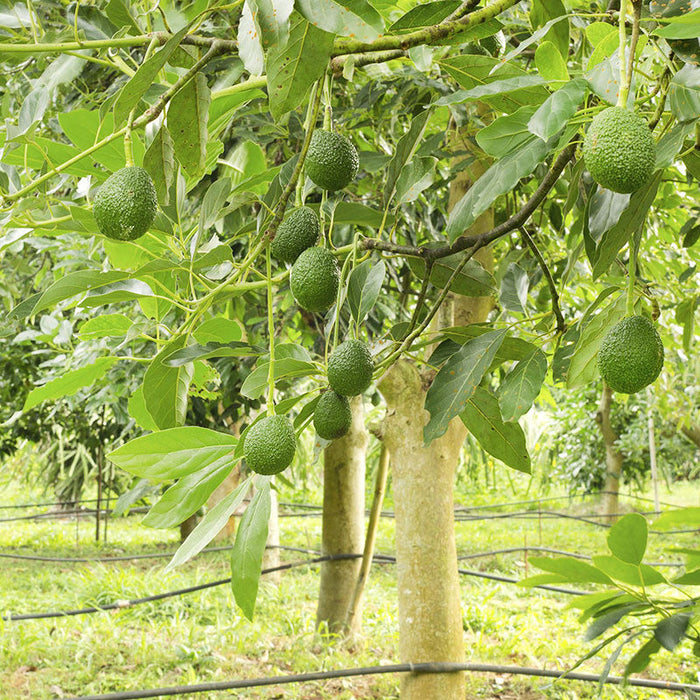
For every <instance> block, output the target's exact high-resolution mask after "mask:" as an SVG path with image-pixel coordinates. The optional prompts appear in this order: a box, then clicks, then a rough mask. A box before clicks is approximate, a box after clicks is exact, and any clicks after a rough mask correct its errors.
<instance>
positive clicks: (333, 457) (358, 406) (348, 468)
mask: <svg viewBox="0 0 700 700" xmlns="http://www.w3.org/2000/svg"><path fill="white" fill-rule="evenodd" d="M350 406H351V408H352V426H351V427H350V431H349V432H348V434H347V435H346V436H345V437H343V438H340V439H339V440H335V441H334V442H332V443H331V444H330V445H329V446H328V447H327V448H326V449H325V450H324V456H323V522H322V529H323V532H322V551H323V554H324V555H334V554H361V553H362V545H363V534H364V515H365V457H366V453H367V444H368V442H369V435H368V433H367V430H366V428H365V421H364V409H363V405H362V397H361V396H356V397H355V398H353V399H351V400H350ZM360 565H361V560H360V559H359V558H358V559H347V560H337V561H326V562H324V563H323V564H322V565H321V586H320V589H319V593H318V609H317V612H316V624H317V625H319V626H320V625H322V624H324V623H325V624H326V625H327V626H328V629H329V631H331V632H335V633H338V634H343V635H346V636H351V635H352V634H354V633H356V632H358V631H359V627H360V623H361V619H362V618H361V615H359V614H356V615H355V616H354V618H353V619H354V624H355V628H354V629H348V628H347V627H346V619H347V615H348V610H349V607H350V605H351V603H352V598H353V593H354V590H355V581H356V580H357V576H358V574H359V571H360Z"/></svg>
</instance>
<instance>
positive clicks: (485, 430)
mask: <svg viewBox="0 0 700 700" xmlns="http://www.w3.org/2000/svg"><path fill="white" fill-rule="evenodd" d="M459 415H460V418H461V419H462V422H463V423H464V425H465V426H466V427H467V430H469V432H470V433H471V434H472V435H473V436H474V437H475V438H476V439H477V440H478V441H479V444H480V445H481V446H482V447H483V448H484V450H486V452H488V453H489V454H490V455H492V456H493V457H495V458H496V459H500V460H501V461H502V462H503V463H504V464H506V465H507V466H509V467H511V468H512V469H517V470H518V471H521V472H525V474H529V473H530V455H529V454H528V451H527V444H526V442H525V434H524V433H523V430H522V428H521V427H520V425H518V423H504V422H503V418H502V417H501V411H500V409H499V407H498V400H497V399H496V397H495V396H494V395H493V394H492V393H491V392H489V391H487V390H486V389H482V388H481V387H480V386H477V387H476V389H475V390H474V393H473V394H472V396H471V397H470V398H468V399H467V403H466V406H465V407H464V410H463V411H462V412H461V413H460V414H459Z"/></svg>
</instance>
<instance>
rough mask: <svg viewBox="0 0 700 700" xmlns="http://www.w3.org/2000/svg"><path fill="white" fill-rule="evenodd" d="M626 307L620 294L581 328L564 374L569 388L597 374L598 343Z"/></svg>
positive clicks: (619, 318)
mask: <svg viewBox="0 0 700 700" xmlns="http://www.w3.org/2000/svg"><path fill="white" fill-rule="evenodd" d="M626 307H627V300H626V298H625V296H624V295H620V296H619V297H618V298H617V299H616V300H615V301H614V302H613V303H612V304H609V305H608V306H606V307H605V308H604V309H602V310H601V311H600V313H599V314H598V315H597V316H594V317H593V319H592V320H591V321H590V322H589V323H587V324H586V326H585V327H584V328H583V330H582V331H581V335H580V336H579V339H578V342H577V343H576V349H575V350H574V353H573V355H572V356H571V362H570V363H569V370H568V372H567V375H566V385H567V386H568V387H569V388H570V389H572V388H575V387H578V386H583V385H584V384H587V383H588V382H591V381H593V380H595V378H596V377H597V376H598V368H597V365H596V356H597V354H598V349H599V348H600V344H601V343H602V342H603V338H604V337H605V334H606V333H607V332H608V331H609V330H610V329H611V328H612V327H613V326H614V325H615V324H616V323H617V322H618V321H620V320H621V319H622V318H623V317H624V315H625V312H626Z"/></svg>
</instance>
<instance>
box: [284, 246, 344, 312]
mask: <svg viewBox="0 0 700 700" xmlns="http://www.w3.org/2000/svg"><path fill="white" fill-rule="evenodd" d="M339 284H340V270H339V269H338V263H337V261H336V259H335V256H334V255H333V253H331V252H330V251H329V250H328V249H326V248H307V249H306V250H305V251H304V252H303V253H301V255H300V256H299V257H298V258H297V260H296V262H295V263H294V265H293V266H292V273H291V275H290V285H291V288H292V294H293V295H294V299H296V302H297V304H299V306H301V308H302V309H306V310H307V311H326V310H327V309H330V307H331V306H333V304H334V303H335V298H336V295H337V294H338V285H339Z"/></svg>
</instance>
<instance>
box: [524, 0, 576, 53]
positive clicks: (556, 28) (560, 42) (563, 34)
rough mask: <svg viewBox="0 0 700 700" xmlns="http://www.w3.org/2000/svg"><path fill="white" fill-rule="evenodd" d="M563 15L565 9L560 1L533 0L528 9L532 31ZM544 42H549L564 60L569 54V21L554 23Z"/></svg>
mask: <svg viewBox="0 0 700 700" xmlns="http://www.w3.org/2000/svg"><path fill="white" fill-rule="evenodd" d="M564 15H566V8H565V7H564V4H563V3H562V2H561V0H533V2H532V6H531V9H530V23H531V24H532V28H533V29H537V28H538V27H544V26H545V24H546V23H547V22H549V21H551V20H556V19H557V18H561V17H563V16H564ZM544 40H545V41H551V42H552V43H553V44H554V45H555V46H556V47H557V50H558V51H559V53H560V54H561V56H562V57H563V58H564V59H566V57H567V56H568V54H569V20H568V19H565V20H564V21H561V22H556V23H555V24H554V25H553V26H552V27H551V29H549V31H548V32H547V33H546V34H545V38H544Z"/></svg>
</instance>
